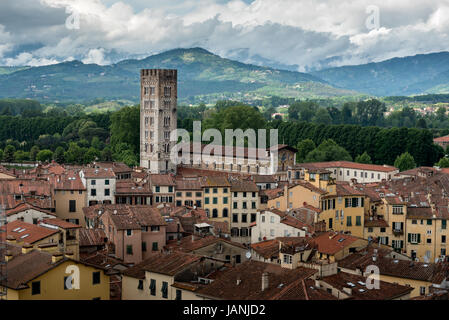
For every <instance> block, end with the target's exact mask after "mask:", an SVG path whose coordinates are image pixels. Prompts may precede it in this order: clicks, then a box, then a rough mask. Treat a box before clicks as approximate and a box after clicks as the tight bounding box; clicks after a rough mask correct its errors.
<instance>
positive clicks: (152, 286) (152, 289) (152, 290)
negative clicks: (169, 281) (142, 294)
mask: <svg viewBox="0 0 449 320" xmlns="http://www.w3.org/2000/svg"><path fill="white" fill-rule="evenodd" d="M150 294H151V295H152V296H155V295H156V280H154V279H151V280H150Z"/></svg>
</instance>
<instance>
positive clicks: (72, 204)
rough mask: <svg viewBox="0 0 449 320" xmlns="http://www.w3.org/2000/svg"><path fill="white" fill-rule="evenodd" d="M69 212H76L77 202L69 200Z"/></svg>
mask: <svg viewBox="0 0 449 320" xmlns="http://www.w3.org/2000/svg"><path fill="white" fill-rule="evenodd" d="M69 212H76V200H69Z"/></svg>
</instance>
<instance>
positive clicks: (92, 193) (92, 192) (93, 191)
mask: <svg viewBox="0 0 449 320" xmlns="http://www.w3.org/2000/svg"><path fill="white" fill-rule="evenodd" d="M90 195H91V196H92V197H95V196H96V195H97V189H91V190H90Z"/></svg>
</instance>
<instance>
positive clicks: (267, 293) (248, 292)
mask: <svg viewBox="0 0 449 320" xmlns="http://www.w3.org/2000/svg"><path fill="white" fill-rule="evenodd" d="M316 272H317V270H314V269H307V268H302V267H299V268H296V269H293V270H291V269H287V268H282V267H281V266H279V265H275V264H271V263H263V262H259V261H254V260H250V261H246V262H244V263H242V264H239V265H238V266H236V267H234V268H228V269H227V270H226V271H224V272H222V273H221V274H219V275H218V276H217V277H216V278H215V280H214V281H213V282H212V283H210V284H208V285H207V286H204V287H203V288H200V289H198V290H197V294H198V295H200V296H204V297H209V298H213V299H224V300H287V299H289V300H307V294H306V293H305V292H304V290H301V288H304V286H303V285H302V280H305V279H308V278H310V277H311V276H313V275H314V274H315V273H316ZM263 274H266V275H267V277H268V287H267V288H266V289H265V290H262V275H263ZM294 287H295V289H293V288H294Z"/></svg>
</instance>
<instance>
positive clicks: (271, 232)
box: [270, 229, 274, 237]
mask: <svg viewBox="0 0 449 320" xmlns="http://www.w3.org/2000/svg"><path fill="white" fill-rule="evenodd" d="M270 236H272V237H274V229H270Z"/></svg>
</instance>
